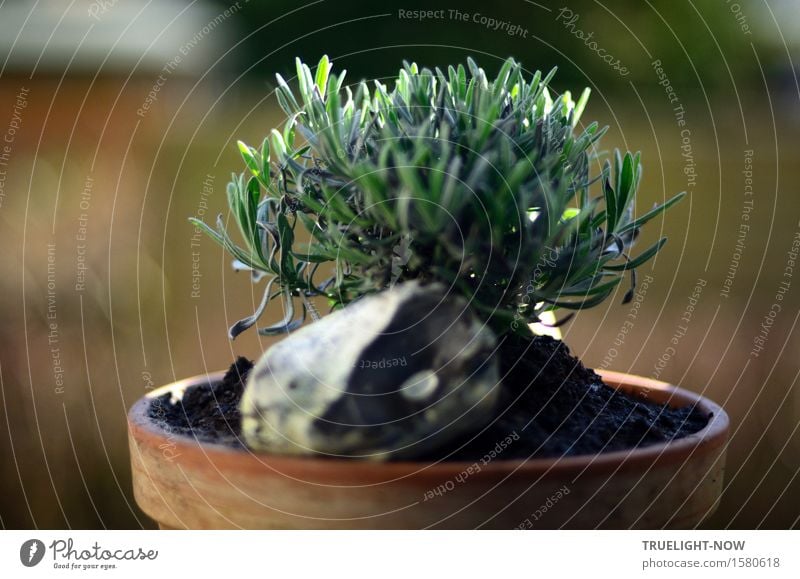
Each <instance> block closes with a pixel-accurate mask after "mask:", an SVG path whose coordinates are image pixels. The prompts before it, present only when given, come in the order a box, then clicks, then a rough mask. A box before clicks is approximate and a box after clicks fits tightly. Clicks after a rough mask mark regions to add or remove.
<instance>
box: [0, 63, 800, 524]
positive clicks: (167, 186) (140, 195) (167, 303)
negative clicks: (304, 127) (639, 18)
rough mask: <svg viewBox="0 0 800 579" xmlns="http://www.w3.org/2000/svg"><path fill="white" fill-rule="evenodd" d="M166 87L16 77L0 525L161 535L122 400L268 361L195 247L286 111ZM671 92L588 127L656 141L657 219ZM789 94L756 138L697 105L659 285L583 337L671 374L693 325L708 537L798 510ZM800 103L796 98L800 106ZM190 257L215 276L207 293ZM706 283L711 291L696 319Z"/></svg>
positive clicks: (668, 152) (219, 268) (1, 372)
mask: <svg viewBox="0 0 800 579" xmlns="http://www.w3.org/2000/svg"><path fill="white" fill-rule="evenodd" d="M152 83H153V79H151V78H144V77H138V78H136V79H135V80H133V81H130V82H128V83H127V84H126V82H125V80H124V79H122V78H120V79H114V78H105V79H103V80H98V81H96V82H94V83H92V81H91V79H90V78H85V79H83V78H77V79H76V78H71V79H68V80H67V81H65V82H64V83H63V84H61V85H60V86H59V83H58V80H57V79H49V80H34V81H31V80H29V79H28V78H27V77H22V76H20V77H13V76H12V77H9V76H4V77H3V83H2V88H0V136H2V134H3V133H4V132H5V130H6V128H7V125H8V123H9V122H10V119H11V118H12V111H13V109H14V105H15V102H16V100H17V99H16V95H17V94H18V93H19V91H20V89H22V88H27V89H29V93H28V96H27V106H26V107H25V108H24V112H23V113H22V127H21V129H20V130H19V131H17V133H16V135H15V138H14V140H13V143H12V150H11V153H10V155H11V159H12V160H11V163H10V165H9V166H8V167H6V169H7V178H6V182H5V185H4V192H5V197H3V198H2V205H0V247H2V251H0V272H2V275H0V344H2V348H0V390H1V392H2V398H1V399H0V403H1V404H2V411H0V433H2V434H0V472H2V477H0V527H9V528H14V527H43V528H47V527H55V528H61V527H65V526H68V527H73V528H85V527H108V528H116V527H139V526H145V527H149V526H152V525H151V522H150V521H149V520H147V518H146V517H144V516H143V515H142V513H141V512H140V511H138V510H137V508H136V507H135V505H134V503H133V500H132V498H131V494H130V484H129V480H128V477H129V471H128V451H127V442H126V432H125V411H126V408H128V407H129V406H130V405H131V404H132V402H133V401H134V400H136V399H137V398H138V397H140V396H142V395H143V394H144V393H145V392H146V391H147V390H148V389H149V388H151V387H153V386H158V385H162V384H165V383H168V382H171V381H173V380H175V379H177V378H181V377H186V376H189V375H195V374H199V373H203V372H205V371H206V370H217V369H221V368H223V367H226V366H227V365H228V364H229V363H230V362H231V360H232V359H233V357H234V356H235V355H238V354H242V355H247V356H250V357H254V356H257V355H258V354H259V352H261V351H262V350H263V349H264V348H265V347H266V346H267V345H268V343H269V342H268V341H266V340H263V339H259V338H258V337H257V336H255V335H254V334H253V333H248V334H246V335H243V336H242V337H240V338H239V339H238V340H237V341H236V342H235V343H233V344H232V343H231V342H229V341H228V339H227V337H226V328H227V327H228V325H229V324H230V323H231V322H232V321H235V320H236V319H238V318H239V317H241V316H243V315H246V314H249V313H250V312H251V311H252V308H253V303H254V301H255V300H256V299H257V298H259V297H260V296H258V295H257V293H256V292H254V289H253V287H252V286H251V285H250V283H249V282H248V279H247V277H246V276H244V275H237V274H235V273H233V272H231V271H230V269H229V267H228V259H227V257H225V256H223V255H222V253H221V251H220V250H219V249H218V248H216V247H215V246H213V245H212V244H211V243H210V242H209V241H207V240H205V239H203V240H202V241H201V242H200V246H199V247H196V248H193V247H192V235H193V230H192V228H191V227H190V226H189V225H188V223H187V221H186V218H187V216H190V215H193V214H196V213H197V212H198V207H200V204H201V201H202V199H203V197H202V193H203V187H204V182H205V183H206V186H207V187H208V186H209V185H210V187H211V193H210V194H207V195H206V197H207V204H208V209H207V211H206V212H205V216H206V218H207V219H213V218H214V217H215V216H216V214H217V213H220V212H224V211H225V193H224V186H225V183H226V181H227V178H228V176H229V173H230V171H231V170H237V171H238V170H239V159H238V158H237V154H236V151H235V147H234V146H233V143H234V142H235V139H237V138H242V139H244V140H250V141H252V142H255V141H259V140H260V138H261V136H262V135H263V134H265V133H266V132H267V130H268V129H269V128H271V127H273V126H275V125H276V124H277V123H278V122H279V121H280V120H281V117H280V115H279V114H278V111H277V109H276V108H274V102H273V101H272V100H271V99H269V100H266V101H265V100H263V99H264V95H265V94H266V91H265V90H264V89H263V88H262V87H259V86H248V85H242V86H240V87H234V88H231V89H230V90H228V91H227V92H225V94H224V95H223V96H222V97H221V98H219V100H217V99H218V97H219V96H220V95H221V94H222V93H223V90H224V88H225V87H220V86H212V85H210V83H205V84H201V85H200V86H199V87H197V88H193V84H194V81H189V80H186V79H178V78H174V79H171V80H170V82H169V84H168V86H167V87H166V88H165V89H164V93H163V94H162V95H161V97H160V100H159V102H158V106H157V107H156V108H154V109H153V110H150V111H149V112H148V113H147V114H145V115H144V117H143V118H142V117H140V116H138V115H137V109H138V108H140V107H141V105H142V102H143V100H144V98H145V96H146V95H147V92H148V90H149V89H150V87H151V86H152ZM657 88H658V87H656V89H657ZM659 91H660V89H659V90H650V91H649V92H647V91H646V92H643V93H642V94H641V98H642V100H643V102H644V104H645V105H646V109H645V108H643V107H642V104H641V103H640V102H639V100H638V98H637V97H636V95H635V94H632V93H627V94H618V95H602V96H600V95H595V97H594V100H593V102H592V103H591V104H590V108H589V112H588V114H587V115H586V116H587V118H588V117H591V118H598V119H601V120H602V121H604V122H606V123H608V124H610V125H611V131H610V134H609V136H608V137H607V138H606V143H607V144H608V145H609V146H611V145H612V144H619V145H620V146H626V145H627V146H628V147H630V148H634V149H641V150H642V153H643V158H644V162H645V177H644V183H643V185H642V187H641V192H642V193H641V195H642V198H641V204H640V207H641V208H645V207H648V206H649V205H650V204H652V203H653V202H654V201H656V200H659V199H663V198H664V197H665V196H666V195H671V194H672V193H674V192H677V191H680V190H683V189H686V177H685V175H684V173H683V172H682V169H683V167H684V160H683V159H682V157H681V150H680V145H681V140H680V133H679V130H678V129H677V128H676V126H675V122H674V119H673V117H672V116H671V114H670V111H669V109H668V107H667V106H666V103H665V97H664V93H663V92H659ZM776 96H777V97H778V100H775V101H773V103H772V108H770V106H769V105H768V104H766V101H764V100H763V99H764V96H763V91H758V89H757V88H756V89H754V90H752V91H749V92H748V91H744V92H742V94H741V98H742V107H743V110H744V111H745V122H746V130H747V138H748V140H749V144H746V143H745V138H744V129H743V124H742V117H741V115H740V109H739V106H738V103H737V101H736V99H735V98H734V97H733V95H727V96H725V95H723V96H722V97H721V98H719V99H717V100H716V101H715V104H714V106H713V107H712V108H710V107H709V106H708V104H707V103H706V102H705V100H704V99H703V98H702V95H699V94H696V95H693V96H692V97H691V98H684V99H683V104H684V106H685V108H686V110H687V115H688V118H689V119H690V127H691V141H692V148H693V154H694V156H695V162H696V173H697V184H696V185H695V187H694V190H693V192H692V195H691V197H690V198H688V199H687V200H686V201H684V202H683V203H682V204H681V205H680V206H679V207H677V208H676V209H674V210H673V211H672V212H671V213H670V214H669V216H668V218H667V220H666V221H665V222H663V230H664V232H665V233H666V234H667V235H668V236H669V237H670V242H669V244H668V245H667V246H666V248H665V249H664V251H663V252H662V254H661V255H660V256H659V257H658V260H657V262H656V263H655V266H654V269H653V271H649V270H648V271H642V272H641V276H640V277H643V276H646V275H651V276H652V278H653V281H652V282H651V283H650V284H649V286H648V289H647V292H646V295H645V296H644V301H643V302H642V303H643V305H642V308H641V311H640V312H639V313H638V315H637V317H636V320H635V323H634V325H633V328H632V329H631V331H630V333H629V334H628V335H627V336H626V337H625V339H624V341H623V343H622V344H620V345H615V344H614V339H615V337H616V336H617V335H618V332H619V330H620V327H621V325H622V324H623V323H624V321H625V319H626V314H627V313H628V311H629V310H628V308H629V306H620V305H619V301H621V297H622V294H621V293H620V295H619V296H618V297H617V299H616V300H614V303H609V304H608V306H607V307H602V308H600V309H597V310H592V311H588V312H582V313H580V315H578V316H577V317H576V319H575V320H574V321H573V322H571V323H570V324H569V325H568V326H567V328H566V336H565V339H566V341H567V342H568V344H570V345H571V347H572V349H573V350H574V351H575V352H576V353H577V354H579V355H580V356H581V357H582V358H583V359H584V361H585V362H586V363H587V364H589V365H593V366H601V365H603V363H604V362H603V360H604V359H606V361H607V362H608V360H609V359H610V357H609V351H610V349H611V348H616V352H617V354H616V356H613V362H612V363H611V364H610V367H612V368H613V369H615V370H620V371H626V372H633V373H637V374H642V375H654V373H656V369H655V365H656V363H657V361H658V360H659V358H660V357H661V356H662V355H663V354H664V353H665V351H666V349H667V348H668V347H669V346H670V339H671V338H672V337H673V336H674V334H675V332H676V330H677V327H678V326H679V325H686V326H687V328H688V329H687V331H686V333H685V335H684V336H682V337H680V338H679V339H678V344H677V346H675V354H674V356H672V357H671V359H669V360H668V363H666V365H665V366H664V367H663V368H662V369H660V370H659V373H660V378H661V379H663V380H667V381H671V382H674V383H678V384H681V385H683V386H685V387H687V388H691V389H694V390H698V391H703V392H704V393H706V394H707V395H708V396H710V397H712V398H713V399H714V400H716V401H718V402H720V403H722V404H723V406H724V407H725V408H726V409H727V411H728V413H729V414H730V416H731V419H732V425H733V432H732V439H731V443H730V455H729V456H730V459H729V467H728V473H727V480H726V492H725V495H724V499H723V502H722V505H721V507H720V510H719V512H718V513H717V514H716V515H715V516H714V518H713V519H712V520H711V521H709V523H708V524H709V526H713V527H724V526H731V527H754V526H762V527H779V528H780V527H787V526H791V525H797V517H798V516H799V515H800V507H799V506H798V504H797V502H796V500H795V497H796V496H797V494H798V492H800V481H798V479H797V478H796V475H797V472H798V468H800V434H798V432H797V430H798V422H799V421H800V394H798V387H797V374H798V367H800V366H799V365H798V357H797V353H798V351H800V339H798V331H800V330H798V328H797V327H796V322H797V316H798V311H799V310H800V308H798V305H800V270H798V271H797V272H796V276H795V279H794V280H793V282H792V286H791V288H790V291H789V292H788V294H786V298H785V299H784V301H782V302H781V305H782V311H781V312H780V314H779V315H778V316H777V317H776V319H775V322H774V326H773V327H772V329H771V332H770V334H769V337H768V342H767V346H766V348H765V350H764V351H763V352H762V353H761V354H760V356H759V357H758V358H753V357H751V356H750V355H749V354H750V352H751V348H752V346H753V338H754V337H755V336H756V335H757V334H758V331H759V326H760V324H761V322H762V319H763V318H764V316H765V315H766V314H767V313H768V312H769V309H770V306H771V305H772V304H773V302H774V301H775V298H774V295H775V293H776V291H777V287H778V284H779V282H780V281H781V279H782V275H783V271H784V267H785V266H786V260H787V255H786V251H787V250H788V249H789V247H790V245H791V240H792V238H793V236H794V235H795V234H796V233H797V232H798V230H800V224H798V220H800V199H798V195H797V191H798V185H800V166H799V164H798V159H800V156H799V155H798V154H799V153H800V150H798V149H800V144H799V143H798V141H797V138H796V135H797V131H798V128H800V127H798V122H797V119H798V117H797V116H796V115H794V116H793V115H791V114H784V113H783V111H782V108H781V102H780V98H781V96H780V95H773V98H775V97H776ZM603 97H606V98H608V99H609V100H608V103H605V102H604V98H603ZM786 98H790V99H791V98H794V99H795V100H794V105H793V106H795V107H796V103H797V101H796V95H794V97H792V95H791V93H789V96H788V97H786ZM184 99H186V100H185V101H184ZM612 112H613V113H612ZM773 112H774V114H775V115H776V116H777V118H776V119H773V117H772V114H773ZM712 113H713V117H712ZM617 123H619V124H617ZM745 149H753V150H754V154H753V174H754V190H755V195H754V209H753V212H752V213H751V214H750V215H751V217H750V219H749V221H747V223H748V224H749V225H750V230H749V233H748V235H747V238H746V242H745V243H744V249H743V252H742V259H741V265H740V266H739V268H738V270H737V273H736V276H735V278H734V280H733V285H732V288H731V291H730V295H729V297H727V298H725V297H721V296H720V289H721V288H722V284H723V280H724V279H725V276H726V274H727V272H728V268H729V264H730V262H731V258H732V254H733V252H734V250H735V246H736V242H737V232H738V231H739V225H740V223H741V222H742V200H743V199H744V196H743V190H744V182H743V174H742V170H743V168H744V162H745V161H744V150H745ZM207 193H208V190H207ZM659 227H660V225H658V224H657V225H655V226H653V228H654V229H658V228H659ZM657 233H658V232H657V231H651V232H649V233H648V234H647V235H648V236H649V237H655V235H657ZM79 237H85V239H79ZM49 248H50V249H49ZM84 251H85V253H82V252H84ZM193 252H197V253H196V255H195V259H199V271H200V272H201V274H202V277H200V278H199V291H198V293H197V294H196V296H195V297H193V295H192V292H193V288H192V283H193V278H192V263H193V261H192V259H193ZM48 256H50V260H51V262H52V263H51V270H50V271H49V272H48ZM82 260H83V261H82ZM81 263H84V264H86V266H87V269H86V270H85V280H84V281H83V287H77V288H76V284H78V285H79V286H80V282H81V277H80V275H81V270H80V269H79V268H80V267H81ZM48 274H49V278H48ZM699 278H700V279H702V280H704V281H705V283H706V285H705V287H704V289H703V291H702V293H701V295H700V299H699V302H698V304H697V307H696V310H695V311H694V313H693V316H692V318H691V321H690V323H688V324H683V322H681V317H682V316H683V314H684V311H685V310H686V307H687V304H688V303H689V298H690V296H691V294H692V291H693V287H694V286H695V285H696V282H697V280H698V279H699ZM623 291H624V290H623ZM48 298H49V299H50V301H49V302H48ZM48 315H49V316H50V317H49V319H48ZM268 316H271V317H274V318H276V319H277V318H278V317H280V312H277V311H271V312H269V313H268ZM52 324H55V326H52ZM62 372H63V374H62ZM62 380H63V384H62V382H61V381H62Z"/></svg>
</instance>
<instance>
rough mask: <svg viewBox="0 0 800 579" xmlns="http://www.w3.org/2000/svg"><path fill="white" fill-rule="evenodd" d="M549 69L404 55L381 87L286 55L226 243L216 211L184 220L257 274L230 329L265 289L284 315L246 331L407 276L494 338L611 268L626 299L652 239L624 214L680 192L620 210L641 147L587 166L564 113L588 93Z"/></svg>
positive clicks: (289, 321) (583, 141)
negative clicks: (428, 64)
mask: <svg viewBox="0 0 800 579" xmlns="http://www.w3.org/2000/svg"><path fill="white" fill-rule="evenodd" d="M554 72H555V70H553V71H551V72H550V73H548V74H546V75H543V74H542V73H540V72H535V73H534V74H533V75H532V76H528V75H526V74H525V73H524V71H523V70H522V66H521V65H520V64H519V63H517V62H516V61H515V60H513V59H508V60H507V61H505V63H504V64H503V66H502V67H501V69H500V71H499V73H498V74H497V76H496V77H495V78H494V79H493V80H490V79H489V78H488V77H487V75H486V73H485V72H484V70H483V69H481V68H479V67H478V66H477V65H476V64H475V62H473V61H472V60H471V59H468V61H467V66H466V67H465V66H463V65H458V66H457V67H454V66H450V67H448V68H447V70H446V71H444V70H440V69H438V68H437V69H435V70H429V69H427V68H422V69H420V68H419V67H418V66H417V65H416V64H409V63H406V64H405V65H404V66H403V68H402V69H400V71H399V73H398V76H397V78H395V79H394V80H393V83H392V85H393V86H391V87H388V86H387V85H385V84H384V83H382V82H380V81H374V82H373V83H372V85H371V86H370V85H368V84H367V83H366V82H359V83H357V84H355V85H352V86H349V85H345V82H344V80H345V72H344V71H342V72H341V73H340V74H336V73H334V72H332V67H331V62H330V61H329V59H328V58H327V57H323V58H322V59H321V60H320V61H319V63H318V64H317V66H316V69H315V71H312V70H311V68H310V67H308V66H307V65H306V64H303V63H302V62H301V61H300V60H299V59H298V60H297V84H298V87H297V91H296V92H295V91H294V90H292V88H290V86H289V84H288V83H287V82H286V81H285V80H284V79H283V78H281V77H280V75H278V77H277V80H278V88H277V90H276V95H277V98H278V102H279V103H280V106H281V107H282V109H283V110H284V112H285V113H286V122H285V123H284V125H283V127H282V130H280V131H279V130H273V131H272V132H271V134H270V135H269V136H268V137H267V138H265V139H264V141H263V143H262V144H261V146H260V147H258V148H256V147H252V146H249V145H246V144H244V143H242V142H239V144H238V145H239V149H240V151H241V154H242V157H243V159H244V164H245V166H246V170H245V171H244V172H243V173H241V174H238V175H234V176H233V178H232V180H231V182H230V183H229V185H228V188H227V195H228V203H229V206H230V210H231V214H232V217H233V220H234V221H235V222H236V224H237V226H238V229H239V233H240V239H239V241H238V242H237V241H235V240H234V238H233V236H232V235H231V233H230V232H229V231H228V230H227V229H226V227H225V222H224V220H223V218H222V216H220V217H219V218H218V219H217V223H216V227H211V226H209V225H207V224H205V223H203V222H202V221H198V220H196V219H192V222H193V223H194V224H195V225H196V226H197V227H199V228H201V229H203V230H204V231H205V232H206V233H207V234H208V235H210V236H211V237H212V238H213V239H214V240H216V241H217V242H218V243H219V244H220V245H222V246H223V247H224V248H225V249H226V250H227V251H228V252H230V254H231V255H232V256H233V258H234V260H235V261H234V265H235V267H237V268H240V269H246V270H249V271H251V272H252V273H253V279H254V280H255V281H256V282H262V283H264V294H263V299H262V301H261V304H260V305H259V306H258V308H257V310H256V311H255V313H254V314H253V315H251V316H249V317H247V318H245V319H243V320H241V321H239V322H237V323H236V324H235V325H234V326H233V327H232V328H231V329H230V336H231V338H235V337H236V336H237V335H238V334H240V333H241V332H242V331H244V330H246V329H247V328H249V327H251V326H254V325H256V324H257V322H258V320H259V318H260V316H261V315H262V313H263V312H264V310H265V308H266V307H267V305H268V304H269V303H270V302H271V301H273V300H278V299H279V300H282V302H283V305H284V312H285V317H284V319H283V320H282V321H280V322H279V323H277V324H274V325H269V326H265V327H260V328H259V332H260V333H261V334H265V335H268V334H277V333H281V332H289V331H292V330H294V329H296V328H298V327H299V326H300V325H301V324H302V323H303V321H304V320H305V318H306V315H307V313H309V312H311V313H312V315H313V314H314V313H315V309H314V308H313V306H312V305H311V303H310V299H311V298H313V297H316V296H324V297H325V298H327V300H328V301H329V303H330V305H331V306H332V307H333V308H337V307H341V306H343V305H346V304H347V303H349V302H352V301H353V300H356V299H358V298H359V297H361V296H363V295H365V294H369V293H373V292H378V291H381V290H383V289H385V288H387V287H388V286H390V285H392V284H394V283H401V282H403V281H406V280H412V279H415V280H420V281H421V282H423V283H427V282H436V281H438V282H442V283H444V284H446V285H447V286H449V287H451V288H452V290H453V291H455V292H457V293H459V294H460V295H463V296H464V297H465V298H466V299H467V301H468V302H469V304H470V306H471V308H472V310H473V311H474V312H475V314H476V315H477V316H479V317H480V318H482V319H484V320H485V321H486V322H487V323H488V324H489V325H490V326H491V327H492V328H493V329H494V330H495V332H496V333H497V334H498V335H502V334H503V333H505V332H508V331H515V332H518V333H521V334H528V333H529V332H530V330H529V328H528V324H530V323H535V322H539V321H540V317H541V316H542V314H543V313H544V312H547V311H556V310H577V309H582V308H588V307H592V306H596V305H598V304H600V303H602V302H603V301H604V300H605V299H606V298H608V297H609V296H610V295H612V293H613V292H614V291H615V290H616V289H617V286H618V284H619V283H620V282H621V281H622V280H623V279H624V278H625V277H626V275H627V276H629V278H630V289H629V290H628V291H627V292H626V293H625V297H624V298H623V301H627V300H629V299H630V298H631V297H632V292H633V288H634V286H635V280H636V277H635V270H636V268H637V267H639V266H641V265H642V264H643V263H645V262H647V261H648V260H649V259H651V258H652V257H653V256H654V255H655V254H656V253H657V252H658V251H659V250H660V249H661V247H662V246H663V245H664V243H665V241H666V238H662V239H660V240H659V241H658V242H656V243H655V244H653V245H652V246H650V247H647V248H646V249H644V250H643V251H641V252H640V253H638V255H635V256H634V255H632V254H631V252H630V250H631V247H632V245H633V244H634V241H635V239H636V237H637V235H638V233H639V230H640V228H641V227H642V226H643V225H644V224H645V223H647V222H648V221H650V220H651V219H653V218H654V217H656V216H658V215H659V214H661V212H663V211H664V210H665V209H667V208H668V207H670V206H671V205H673V204H674V203H676V202H677V201H678V200H679V199H681V197H682V196H683V195H684V194H683V193H681V194H679V195H676V196H675V197H673V198H671V199H669V200H668V201H666V202H665V203H663V204H660V205H656V206H655V207H653V208H652V209H650V210H649V211H646V212H644V213H643V214H641V215H639V216H636V215H635V214H634V207H635V202H634V200H635V196H636V191H637V188H638V186H639V182H640V177H641V164H640V159H639V154H638V153H636V154H631V153H625V154H624V155H623V154H621V153H620V152H619V151H615V152H614V153H613V154H612V155H610V158H609V159H607V160H605V162H604V163H602V165H601V159H599V158H598V155H599V153H598V149H597V147H598V143H599V140H600V138H601V136H602V135H603V134H604V133H605V129H603V128H600V127H599V125H598V124H597V123H596V122H593V123H591V124H588V125H586V126H585V127H583V128H579V126H578V124H579V120H580V118H581V114H582V113H583V111H584V108H585V106H586V103H587V100H588V97H589V90H588V89H587V90H584V91H583V93H582V94H581V95H580V97H579V98H578V99H577V101H575V100H573V98H572V96H571V94H570V93H569V92H564V93H562V94H561V95H560V96H554V94H553V93H552V92H551V91H550V90H549V88H548V85H549V83H550V81H551V79H552V78H553V75H554ZM594 166H597V167H598V168H599V170H598V171H597V174H595V175H592V168H593V167H594ZM601 166H602V168H600V167H601ZM595 189H597V190H599V194H596V195H593V194H592V191H593V190H595ZM298 227H300V228H302V230H304V231H305V234H304V235H303V237H304V238H305V239H307V240H308V241H307V242H304V243H301V242H299V241H298V238H299V237H301V235H300V231H299V230H298ZM398 248H400V251H399V252H398Z"/></svg>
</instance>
